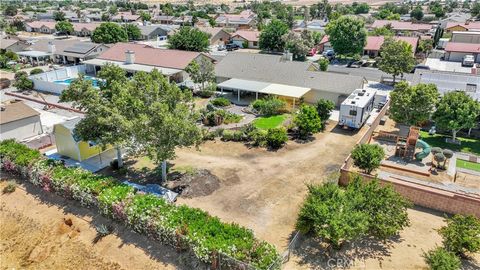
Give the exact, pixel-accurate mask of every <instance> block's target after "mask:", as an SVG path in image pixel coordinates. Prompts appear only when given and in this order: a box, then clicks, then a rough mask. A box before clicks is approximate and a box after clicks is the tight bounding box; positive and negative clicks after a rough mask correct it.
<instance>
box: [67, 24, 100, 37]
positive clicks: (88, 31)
mask: <svg viewBox="0 0 480 270" xmlns="http://www.w3.org/2000/svg"><path fill="white" fill-rule="evenodd" d="M99 25H100V24H99V23H73V31H74V33H73V34H74V35H75V36H79V37H89V36H91V35H92V33H93V31H95V29H96V28H97V27H98V26H99Z"/></svg>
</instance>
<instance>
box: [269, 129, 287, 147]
mask: <svg viewBox="0 0 480 270" xmlns="http://www.w3.org/2000/svg"><path fill="white" fill-rule="evenodd" d="M265 139H266V142H267V145H268V146H269V147H271V148H273V149H278V148H280V147H282V146H283V145H284V144H285V143H286V142H287V141H288V136H287V131H286V130H285V128H283V127H280V128H271V129H269V130H268V131H267V136H266V138H265Z"/></svg>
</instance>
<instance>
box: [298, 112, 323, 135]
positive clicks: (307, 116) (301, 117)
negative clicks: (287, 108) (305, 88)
mask: <svg viewBox="0 0 480 270" xmlns="http://www.w3.org/2000/svg"><path fill="white" fill-rule="evenodd" d="M293 123H294V124H295V125H296V126H297V128H298V132H299V133H300V137H306V136H308V135H309V134H311V133H315V132H319V131H320V130H321V129H322V128H323V123H322V119H320V116H318V113H317V110H316V108H315V107H313V106H311V105H305V104H304V105H302V106H300V109H299V111H298V112H297V114H296V115H295V117H294V119H293Z"/></svg>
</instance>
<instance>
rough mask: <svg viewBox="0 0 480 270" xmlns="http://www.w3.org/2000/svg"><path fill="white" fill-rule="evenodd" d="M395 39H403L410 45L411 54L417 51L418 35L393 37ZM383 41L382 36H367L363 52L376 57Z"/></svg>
mask: <svg viewBox="0 0 480 270" xmlns="http://www.w3.org/2000/svg"><path fill="white" fill-rule="evenodd" d="M393 39H394V40H397V41H405V42H406V43H408V44H410V45H411V46H412V54H414V53H415V52H416V51H417V46H418V37H393ZM384 42H385V37H383V36H368V37H367V44H366V45H365V47H364V48H363V54H364V55H368V56H370V57H377V56H378V55H379V54H380V48H381V47H382V45H383V43H384Z"/></svg>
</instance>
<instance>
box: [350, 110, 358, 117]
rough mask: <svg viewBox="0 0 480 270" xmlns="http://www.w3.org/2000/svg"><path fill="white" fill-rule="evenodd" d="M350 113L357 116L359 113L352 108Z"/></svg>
mask: <svg viewBox="0 0 480 270" xmlns="http://www.w3.org/2000/svg"><path fill="white" fill-rule="evenodd" d="M349 114H350V115H353V116H355V115H357V111H355V110H350V113H349Z"/></svg>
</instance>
